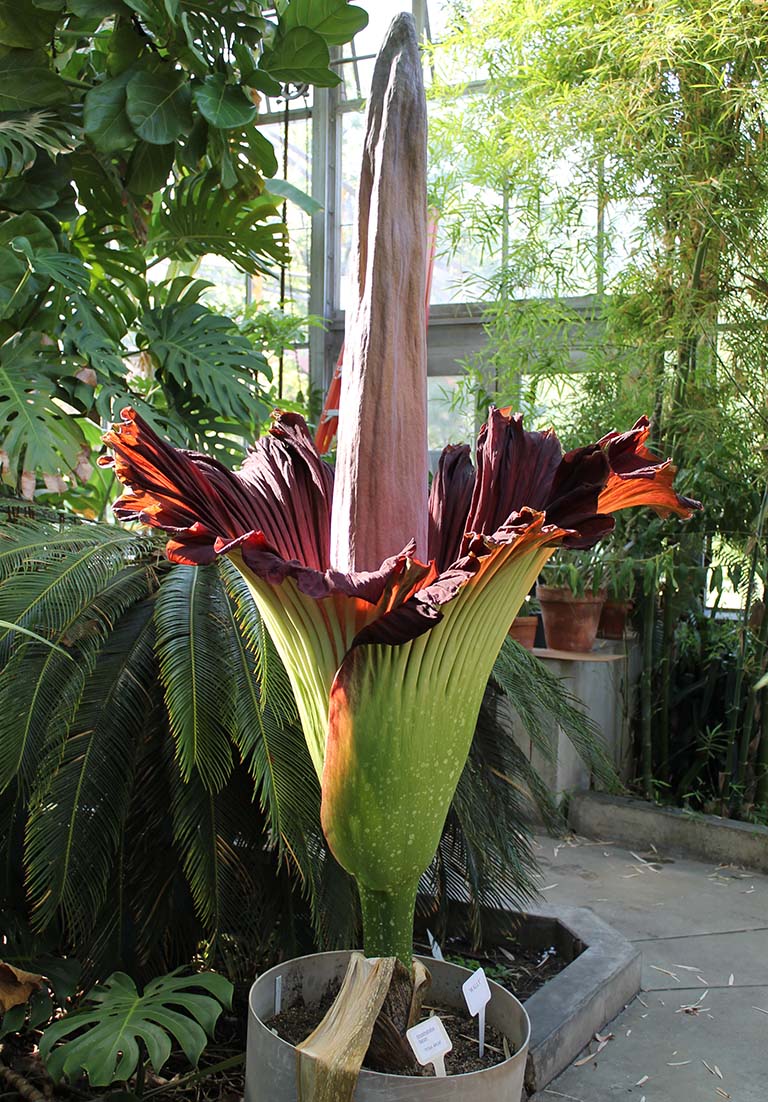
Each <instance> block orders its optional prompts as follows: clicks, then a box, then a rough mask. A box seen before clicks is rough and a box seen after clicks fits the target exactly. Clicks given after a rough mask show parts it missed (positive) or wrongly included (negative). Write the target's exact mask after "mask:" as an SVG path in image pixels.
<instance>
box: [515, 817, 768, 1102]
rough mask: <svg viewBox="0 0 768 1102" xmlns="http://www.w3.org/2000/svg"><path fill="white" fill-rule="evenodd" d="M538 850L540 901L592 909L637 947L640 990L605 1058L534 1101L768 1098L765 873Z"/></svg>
mask: <svg viewBox="0 0 768 1102" xmlns="http://www.w3.org/2000/svg"><path fill="white" fill-rule="evenodd" d="M538 846H539V857H540V861H541V868H542V874H543V875H542V881H541V886H542V893H543V897H544V898H545V899H546V900H547V902H549V903H563V904H570V905H573V906H580V907H590V908H591V909H592V910H593V911H594V912H595V913H596V914H598V915H599V916H600V917H601V918H603V919H605V921H606V922H609V923H611V925H612V926H614V927H615V928H616V929H617V930H619V931H620V932H621V933H623V934H624V936H625V937H626V938H628V939H629V940H630V941H632V942H634V943H635V944H636V945H638V946H639V947H640V948H641V949H642V951H643V988H644V990H643V991H642V992H641V993H640V996H639V997H638V998H637V999H635V1000H634V1001H633V1002H632V1003H631V1004H630V1005H629V1006H628V1007H627V1008H626V1009H625V1010H624V1012H623V1013H622V1014H620V1015H619V1017H618V1018H616V1019H615V1020H614V1021H613V1022H612V1023H611V1024H610V1025H609V1026H607V1027H606V1028H605V1029H604V1030H603V1032H602V1036H603V1037H605V1036H606V1035H607V1034H609V1033H612V1034H613V1037H612V1039H611V1040H610V1041H609V1042H608V1043H607V1044H606V1045H604V1046H603V1048H602V1051H601V1052H600V1053H599V1054H598V1055H596V1056H595V1058H594V1059H593V1060H589V1059H587V1060H586V1062H583V1063H582V1061H583V1060H584V1057H586V1056H587V1050H585V1052H584V1053H582V1055H581V1057H580V1058H579V1060H578V1061H577V1062H576V1063H575V1064H573V1065H572V1066H571V1067H570V1068H569V1069H568V1070H567V1071H565V1072H564V1073H563V1074H562V1075H561V1076H560V1077H559V1078H558V1079H556V1080H555V1081H554V1082H553V1083H550V1085H549V1087H548V1088H547V1089H546V1090H544V1091H541V1092H539V1094H537V1095H536V1096H535V1099H534V1100H532V1102H616V1100H617V1099H622V1098H626V1099H628V1100H631V1102H643V1100H645V1102H718V1100H725V1102H727V1100H728V1099H731V1100H732V1102H767V1100H768V876H761V875H759V874H756V873H755V874H753V873H749V872H746V871H744V870H742V869H738V868H733V867H730V866H728V867H714V866H712V865H705V864H700V863H699V862H696V861H690V860H684V859H682V858H679V859H672V858H669V857H667V856H666V855H664V854H663V853H654V852H653V851H650V852H640V851H639V850H638V851H635V853H634V854H633V853H632V852H630V851H629V850H627V849H626V848H625V847H624V846H620V845H615V844H610V839H606V840H605V842H594V841H591V840H588V839H582V838H571V839H568V840H566V841H565V842H562V841H559V840H557V839H550V838H546V837H540V838H539V840H538ZM758 1008H759V1009H758ZM597 1046H598V1042H594V1043H593V1045H592V1046H591V1051H592V1052H593V1053H594V1052H595V1051H596V1049H597ZM577 1064H579V1065H580V1066H577Z"/></svg>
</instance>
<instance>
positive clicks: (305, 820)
mask: <svg viewBox="0 0 768 1102" xmlns="http://www.w3.org/2000/svg"><path fill="white" fill-rule="evenodd" d="M228 574H229V572H228V571H226V570H225V576H228ZM238 577H241V575H239V574H238ZM242 585H243V587H244V585H245V583H244V582H243V583H242ZM230 593H231V595H232V597H233V600H232V601H231V602H228V608H229V612H230V617H231V619H230V624H229V627H228V628H227V629H226V630H225V631H224V632H223V633H222V636H221V644H222V646H223V647H226V648H227V656H226V665H227V668H228V669H229V670H230V680H229V681H228V682H227V686H226V688H227V696H226V717H227V726H228V729H229V732H230V734H231V736H232V738H233V740H234V742H235V745H236V746H237V748H238V750H239V751H240V755H241V758H242V760H243V761H244V762H245V763H246V765H247V767H248V770H249V772H250V774H251V776H252V777H253V780H254V782H255V784H256V791H257V793H258V796H259V800H260V802H261V806H262V808H263V809H264V811H265V812H266V814H267V817H268V822H269V826H270V830H271V832H272V834H273V837H274V838H275V839H276V840H277V841H278V844H279V845H280V847H281V852H282V853H283V854H285V853H287V854H288V855H289V856H290V857H291V858H292V859H293V861H294V862H295V864H296V867H297V871H298V872H299V874H300V875H301V876H302V878H303V877H305V876H307V875H310V870H309V868H308V866H309V862H310V860H311V858H310V852H311V846H310V845H309V844H308V842H307V837H306V833H309V834H310V835H312V836H316V835H317V833H318V832H319V830H320V786H319V784H318V781H317V775H316V773H315V770H314V768H313V767H312V761H311V759H310V757H309V752H308V750H307V744H306V740H305V738H304V735H303V732H302V730H301V727H300V726H299V724H298V721H297V718H296V715H295V704H294V701H293V697H292V696H290V697H289V696H288V693H289V692H290V686H289V685H288V679H287V675H286V674H285V670H284V669H283V667H282V664H281V663H280V660H279V658H278V656H277V654H276V653H275V652H274V648H273V646H272V643H271V640H269V636H268V635H267V633H266V631H265V629H264V625H263V622H262V620H261V617H260V616H259V613H258V610H257V608H256V605H255V604H254V601H253V599H252V597H251V596H250V594H249V593H248V591H247V589H246V590H245V592H244V593H243V592H242V591H241V590H240V589H238V588H237V585H236V583H235V584H234V585H233V586H232V588H231V589H230ZM257 670H258V671H259V672H260V673H261V677H257ZM275 705H276V707H275Z"/></svg>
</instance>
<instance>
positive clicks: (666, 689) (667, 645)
mask: <svg viewBox="0 0 768 1102" xmlns="http://www.w3.org/2000/svg"><path fill="white" fill-rule="evenodd" d="M674 645H675V602H674V588H673V585H672V582H671V580H670V579H669V578H668V579H667V581H666V582H665V584H664V616H663V628H662V644H661V705H660V707H659V735H658V739H659V745H658V753H659V780H661V781H668V780H669V713H670V708H671V705H670V700H671V696H672V651H673V648H674Z"/></svg>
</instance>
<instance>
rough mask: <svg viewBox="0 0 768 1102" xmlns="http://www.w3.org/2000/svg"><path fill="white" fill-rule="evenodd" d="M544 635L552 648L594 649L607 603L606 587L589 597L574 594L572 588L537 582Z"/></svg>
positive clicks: (566, 649)
mask: <svg viewBox="0 0 768 1102" xmlns="http://www.w3.org/2000/svg"><path fill="white" fill-rule="evenodd" d="M536 599H537V600H538V602H539V604H540V605H541V616H542V619H543V621H544V635H545V637H546V640H547V646H548V647H549V648H550V650H565V651H581V652H582V653H584V652H588V651H591V650H592V648H593V646H594V645H595V639H596V638H597V625H598V624H599V622H600V613H601V611H602V608H603V605H604V604H605V590H604V589H601V590H599V591H598V592H597V593H591V594H590V595H589V596H587V597H574V595H573V594H572V593H571V591H570V589H561V588H559V587H557V586H552V585H537V586H536Z"/></svg>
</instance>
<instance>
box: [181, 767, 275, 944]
mask: <svg viewBox="0 0 768 1102" xmlns="http://www.w3.org/2000/svg"><path fill="white" fill-rule="evenodd" d="M238 775H240V776H242V774H241V773H240V771H235V773H234V774H233V775H232V777H231V778H230V780H229V782H228V784H227V786H226V787H225V788H224V789H223V790H222V791H221V792H218V793H214V792H211V791H210V790H209V789H207V788H206V787H205V785H203V783H202V781H201V779H200V776H199V774H198V773H197V771H196V770H194V769H193V771H192V772H191V773H190V774H189V776H188V777H186V778H184V777H182V776H181V774H180V772H179V770H178V769H177V770H176V771H175V775H174V774H173V772H172V774H171V813H172V816H173V828H174V836H175V840H176V845H177V847H178V850H179V853H180V856H181V861H182V863H183V867H184V872H185V874H186V878H187V882H188V884H189V888H190V891H191V893H192V898H193V900H194V905H195V912H196V914H197V916H198V918H199V920H200V921H201V922H202V924H203V928H204V929H205V931H206V933H207V935H208V937H209V938H210V939H211V941H212V942H215V940H216V938H217V937H218V936H219V935H220V934H221V933H222V932H223V931H226V930H232V929H237V928H238V927H242V925H243V922H244V919H245V920H248V914H247V908H248V907H250V908H251V916H252V917H257V912H258V909H259V907H260V901H261V897H262V895H263V884H262V885H261V886H260V885H259V878H258V875H257V873H258V870H259V864H260V861H257V862H256V863H254V861H253V860H252V858H253V856H254V854H256V855H258V856H259V857H260V858H263V857H265V856H268V855H267V849H266V845H265V843H266V837H265V835H264V831H263V818H262V816H261V813H260V812H259V809H258V807H257V806H256V805H254V804H253V803H252V802H251V792H252V790H251V789H250V786H243V785H242V784H238ZM271 870H272V875H273V876H274V870H275V864H274V862H272V864H271ZM254 908H255V910H254Z"/></svg>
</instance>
